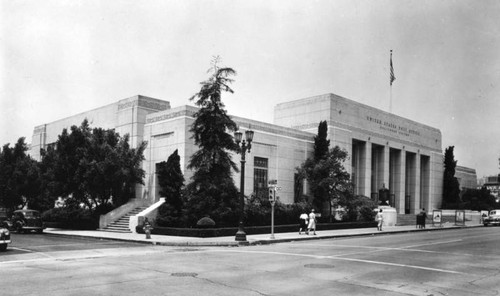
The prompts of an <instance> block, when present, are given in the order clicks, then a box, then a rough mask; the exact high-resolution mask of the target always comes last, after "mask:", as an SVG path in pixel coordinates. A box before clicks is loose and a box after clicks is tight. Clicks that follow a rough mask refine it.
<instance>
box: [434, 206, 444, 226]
mask: <svg viewBox="0 0 500 296" xmlns="http://www.w3.org/2000/svg"><path fill="white" fill-rule="evenodd" d="M442 218H443V212H442V211H441V210H434V211H432V226H433V227H436V226H437V227H443V224H442V223H443V222H442V221H443V219H442Z"/></svg>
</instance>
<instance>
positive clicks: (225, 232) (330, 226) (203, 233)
mask: <svg viewBox="0 0 500 296" xmlns="http://www.w3.org/2000/svg"><path fill="white" fill-rule="evenodd" d="M370 227H374V228H375V227H377V222H350V223H324V224H318V225H317V226H316V230H335V229H352V228H370ZM237 231H238V227H231V228H174V227H159V226H156V227H155V228H154V229H153V231H152V234H157V235H171V236H190V237H218V236H232V235H235V234H236V232H237ZM298 231H299V225H298V224H296V225H295V224H292V225H275V226H274V233H283V232H298ZM136 232H137V233H144V230H143V229H142V226H137V227H136ZM245 233H246V234H248V235H250V234H266V233H271V226H254V227H245Z"/></svg>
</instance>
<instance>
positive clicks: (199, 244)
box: [44, 224, 483, 247]
mask: <svg viewBox="0 0 500 296" xmlns="http://www.w3.org/2000/svg"><path fill="white" fill-rule="evenodd" d="M474 227H483V225H482V224H479V225H470V226H467V225H464V226H461V225H460V226H451V227H432V228H425V229H405V230H394V231H379V232H369V233H350V234H333V235H324V236H323V235H317V236H307V237H292V238H279V239H272V240H271V239H258V240H251V241H244V242H238V241H228V242H223V241H218V242H217V241H212V242H201V241H193V242H189V241H182V242H159V241H154V240H150V241H146V240H136V239H124V238H117V237H102V236H93V235H78V234H65V233H51V232H44V233H45V234H46V235H55V236H67V237H75V238H82V237H90V238H94V239H102V240H113V241H122V242H132V243H138V244H149V245H157V246H171V247H243V246H255V245H271V244H277V243H286V242H293V241H308V240H322V239H335V238H347V237H361V236H374V235H390V234H401V233H410V232H423V231H440V230H457V229H463V228H474Z"/></svg>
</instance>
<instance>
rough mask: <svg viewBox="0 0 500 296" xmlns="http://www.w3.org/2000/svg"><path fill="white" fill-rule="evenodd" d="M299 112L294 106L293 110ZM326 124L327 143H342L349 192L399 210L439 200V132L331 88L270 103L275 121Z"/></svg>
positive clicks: (435, 205)
mask: <svg viewBox="0 0 500 296" xmlns="http://www.w3.org/2000/svg"><path fill="white" fill-rule="evenodd" d="M299 110H300V111H301V112H298V111H299ZM322 120H326V121H327V124H328V138H329V139H330V141H331V146H335V145H337V146H339V147H341V148H343V149H346V150H347V152H348V153H349V156H350V163H349V165H347V164H345V165H344V167H345V168H346V170H347V171H348V172H349V173H350V174H351V178H352V181H353V183H354V193H355V194H356V195H364V196H367V197H370V198H372V199H373V200H375V201H377V202H378V201H379V190H380V189H382V188H386V189H388V190H389V199H388V203H389V205H390V206H391V207H394V208H395V209H396V211H397V213H399V214H415V213H418V212H419V211H420V209H422V208H427V209H433V208H439V207H440V205H441V192H442V178H443V176H442V174H443V164H442V150H441V132H440V131H439V130H438V129H435V128H433V127H430V126H426V125H423V124H421V123H418V122H415V121H412V120H408V119H405V118H402V117H399V116H397V115H394V114H391V113H388V112H385V111H382V110H378V109H375V108H372V107H369V106H366V105H362V104H359V103H357V102H354V101H351V100H348V99H345V98H342V97H340V96H337V95H334V94H327V95H323V96H317V97H312V98H307V99H302V100H298V101H293V102H289V103H283V104H280V105H278V106H277V107H276V109H275V121H276V122H275V123H276V124H280V125H285V126H289V127H293V128H297V129H302V130H304V131H309V132H314V131H315V130H316V129H317V126H318V124H319V122H320V121H322Z"/></svg>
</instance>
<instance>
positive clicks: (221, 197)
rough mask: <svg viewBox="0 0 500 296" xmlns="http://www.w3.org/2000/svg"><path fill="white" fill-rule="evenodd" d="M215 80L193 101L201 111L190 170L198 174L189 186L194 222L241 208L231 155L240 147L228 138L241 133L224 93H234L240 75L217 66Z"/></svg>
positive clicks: (195, 126) (197, 116)
mask: <svg viewBox="0 0 500 296" xmlns="http://www.w3.org/2000/svg"><path fill="white" fill-rule="evenodd" d="M209 71H211V72H213V74H212V76H210V78H209V79H208V80H206V81H204V82H201V85H202V86H201V89H200V91H199V92H198V93H196V94H195V95H194V96H193V97H192V98H191V100H194V101H195V104H196V105H197V106H198V107H200V109H199V111H198V112H196V114H195V115H194V117H195V120H194V122H193V124H192V126H191V129H190V131H191V132H192V133H193V136H192V138H193V139H194V141H195V144H196V145H197V146H198V147H199V150H198V151H196V152H195V153H194V154H193V155H192V156H191V159H190V161H189V165H188V168H189V169H192V170H194V174H193V177H192V179H191V182H190V183H189V184H188V185H187V194H186V199H187V200H186V202H187V208H188V209H189V212H190V214H191V215H192V216H193V217H191V218H192V219H199V218H201V217H203V216H206V215H210V216H211V217H212V218H213V219H214V220H216V221H217V218H218V217H217V216H220V215H226V214H228V213H230V212H232V211H234V209H235V208H236V206H237V203H236V198H237V196H238V190H237V188H236V186H235V184H234V181H233V179H232V169H233V170H235V171H237V170H238V168H237V166H236V164H235V163H234V162H233V161H232V159H231V154H230V152H231V151H233V152H238V151H239V147H238V145H237V144H236V143H235V142H234V140H233V137H232V136H231V135H230V134H228V131H230V132H232V131H235V130H237V128H238V127H237V125H236V123H235V122H234V121H233V120H232V119H231V117H230V116H228V115H227V113H226V110H225V109H224V104H223V103H222V100H221V95H222V92H230V93H233V90H232V89H231V88H230V87H229V84H230V83H231V82H233V80H232V79H230V78H229V77H230V76H232V75H235V74H236V72H235V71H234V70H233V69H231V68H219V67H218V66H217V60H216V61H215V62H214V63H213V67H212V68H211V70H209Z"/></svg>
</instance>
